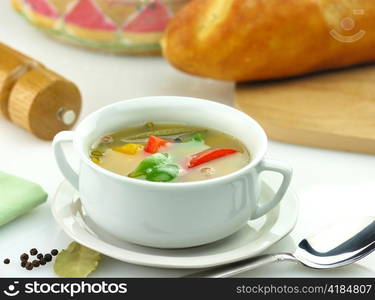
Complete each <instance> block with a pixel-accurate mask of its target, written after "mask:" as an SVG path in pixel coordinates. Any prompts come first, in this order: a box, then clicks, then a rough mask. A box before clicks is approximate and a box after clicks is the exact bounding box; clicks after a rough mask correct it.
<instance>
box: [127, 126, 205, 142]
mask: <svg viewBox="0 0 375 300" xmlns="http://www.w3.org/2000/svg"><path fill="white" fill-rule="evenodd" d="M198 131H202V129H199V128H195V129H192V128H187V127H181V128H166V129H159V130H151V131H146V132H142V133H139V134H134V135H131V136H127V137H125V138H124V139H126V140H136V139H143V138H148V137H150V136H152V135H153V136H170V135H177V134H183V133H186V134H187V133H191V134H192V133H196V132H198Z"/></svg>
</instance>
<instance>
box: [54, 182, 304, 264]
mask: <svg viewBox="0 0 375 300" xmlns="http://www.w3.org/2000/svg"><path fill="white" fill-rule="evenodd" d="M270 186H274V184H271V183H269V184H267V183H265V182H263V184H262V189H261V201H268V200H270V199H271V198H272V197H273V195H274V191H273V190H272V189H271V188H270ZM103 201H105V199H103ZM51 209H52V213H53V216H54V217H55V219H56V221H57V222H58V224H59V225H60V226H61V228H62V229H63V230H64V231H65V233H66V234H67V235H68V236H70V237H71V238H72V239H73V240H75V241H77V242H78V243H80V244H82V245H84V246H86V247H88V248H91V249H93V250H96V251H98V252H100V253H102V254H104V255H107V256H110V257H112V258H115V259H118V260H121V261H124V262H128V263H132V264H138V265H144V266H151V267H159V268H181V269H188V268H191V269H193V268H207V267H213V266H218V265H222V264H227V263H231V262H235V261H239V260H242V259H245V258H249V257H253V256H255V255H258V254H260V253H261V252H263V251H264V250H266V249H267V248H268V247H270V246H271V245H273V244H275V243H276V242H278V241H279V240H280V239H281V238H283V237H284V236H286V235H287V234H289V232H290V231H291V230H292V229H293V228H294V226H295V224H296V221H297V216H298V208H297V196H296V195H295V193H294V192H293V191H291V189H290V188H289V191H288V192H287V193H286V195H285V196H284V198H283V200H282V201H281V203H280V204H279V205H278V206H277V207H275V208H274V209H273V210H272V211H270V212H269V213H268V214H266V215H265V216H263V217H261V218H259V219H257V220H253V221H249V222H248V224H247V225H245V226H244V227H243V228H242V229H240V230H239V231H238V232H236V233H235V234H233V235H231V236H229V237H227V238H225V239H223V240H220V241H217V242H215V243H211V244H207V245H203V246H199V247H193V248H185V249H157V248H149V247H143V246H139V245H135V244H132V243H128V242H125V241H121V240H118V239H116V238H114V237H112V236H110V235H109V234H107V233H105V232H103V231H102V230H100V228H98V227H97V226H95V224H93V222H92V221H91V220H90V219H89V218H88V216H87V215H86V214H85V211H84V208H83V207H82V205H81V201H80V200H79V195H78V193H77V192H76V191H75V190H74V188H73V187H72V186H71V185H70V184H69V183H68V182H66V181H64V182H62V183H61V184H60V186H59V188H58V190H57V192H56V195H55V197H54V198H53V200H52V203H51Z"/></svg>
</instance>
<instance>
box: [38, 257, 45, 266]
mask: <svg viewBox="0 0 375 300" xmlns="http://www.w3.org/2000/svg"><path fill="white" fill-rule="evenodd" d="M39 263H40V264H41V265H42V266H44V265H45V264H46V261H45V260H44V258H41V259H39Z"/></svg>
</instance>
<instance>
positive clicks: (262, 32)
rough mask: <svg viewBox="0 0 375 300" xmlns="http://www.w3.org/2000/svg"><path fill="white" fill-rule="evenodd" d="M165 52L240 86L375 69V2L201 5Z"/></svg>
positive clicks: (171, 36)
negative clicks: (374, 65)
mask: <svg viewBox="0 0 375 300" xmlns="http://www.w3.org/2000/svg"><path fill="white" fill-rule="evenodd" d="M162 46H163V53H164V56H165V57H166V59H167V60H169V62H170V63H171V64H172V65H174V66H175V67H177V68H178V69H180V70H182V71H185V72H188V73H191V74H195V75H200V76H205V77H211V78H216V79H222V80H235V81H250V80H263V79H271V78H280V77H288V76H295V75H300V74H304V73H310V72H315V71H319V70H326V69H334V68H341V67H347V66H351V65H355V64H362V63H368V62H373V61H375V0H193V1H192V2H190V3H189V4H187V5H186V6H185V7H184V8H183V9H182V10H181V11H180V12H179V13H178V14H177V15H176V16H175V17H174V19H173V20H172V21H171V22H170V23H169V25H168V27H167V30H166V33H165V35H164V38H163V40H162Z"/></svg>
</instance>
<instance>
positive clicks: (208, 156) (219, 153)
mask: <svg viewBox="0 0 375 300" xmlns="http://www.w3.org/2000/svg"><path fill="white" fill-rule="evenodd" d="M236 152H238V151H237V150H234V149H227V148H224V149H208V150H204V151H202V152H198V153H196V154H193V155H192V156H191V158H190V161H189V162H188V165H187V167H188V168H194V167H196V166H199V165H201V164H204V163H206V162H209V161H211V160H214V159H217V158H220V157H223V156H227V155H230V154H234V153H236Z"/></svg>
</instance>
